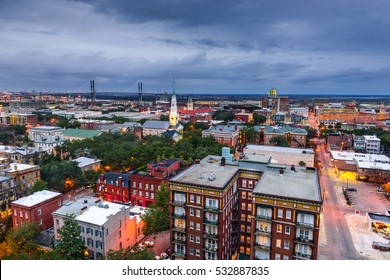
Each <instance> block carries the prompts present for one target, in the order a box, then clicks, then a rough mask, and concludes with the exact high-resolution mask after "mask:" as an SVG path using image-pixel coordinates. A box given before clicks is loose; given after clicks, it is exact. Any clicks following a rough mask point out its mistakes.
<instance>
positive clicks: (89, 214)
mask: <svg viewBox="0 0 390 280" xmlns="http://www.w3.org/2000/svg"><path fill="white" fill-rule="evenodd" d="M122 208H130V206H125V205H122V204H116V203H111V202H106V201H104V202H103V203H102V204H100V205H99V206H92V207H90V208H88V209H87V210H86V211H85V212H83V213H82V214H81V215H79V216H78V217H77V218H76V220H77V221H79V222H85V223H90V224H94V225H98V226H102V225H104V224H105V223H106V222H107V221H108V218H109V216H110V215H115V214H117V213H119V212H120V211H121V209H122Z"/></svg>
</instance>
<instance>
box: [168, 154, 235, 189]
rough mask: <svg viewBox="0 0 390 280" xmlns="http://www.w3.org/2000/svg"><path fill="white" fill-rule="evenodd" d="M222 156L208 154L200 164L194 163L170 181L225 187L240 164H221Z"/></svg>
mask: <svg viewBox="0 0 390 280" xmlns="http://www.w3.org/2000/svg"><path fill="white" fill-rule="evenodd" d="M221 158H222V157H220V156H210V155H209V156H207V157H205V158H204V159H202V160H201V161H200V163H199V164H193V165H191V166H190V167H189V168H187V169H186V170H184V171H182V172H181V173H179V174H178V175H176V176H175V177H173V178H172V179H171V180H170V181H173V182H177V183H185V184H191V185H204V186H209V187H214V188H221V189H222V188H223V187H224V186H225V185H226V184H227V183H228V182H229V181H230V179H231V178H232V177H233V176H234V174H235V173H236V172H237V171H238V170H239V166H238V165H225V166H223V167H222V166H220V162H221Z"/></svg>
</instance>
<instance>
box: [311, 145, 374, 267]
mask: <svg viewBox="0 0 390 280" xmlns="http://www.w3.org/2000/svg"><path fill="white" fill-rule="evenodd" d="M318 149H319V151H318V154H319V159H320V161H321V168H320V169H319V172H320V181H321V187H322V190H323V192H324V194H323V195H324V206H323V214H322V226H321V231H320V244H319V250H318V251H319V253H318V258H319V259H325V260H326V259H328V260H363V259H367V258H366V257H364V256H362V255H360V254H359V252H357V251H356V249H355V247H354V245H353V241H352V236H351V233H350V231H349V228H348V224H347V221H346V219H345V215H346V214H351V212H353V209H351V208H350V207H349V206H347V205H346V203H345V202H344V201H345V200H344V197H343V194H342V190H341V187H340V186H336V184H335V181H334V180H332V174H331V172H335V171H334V170H333V169H332V167H331V166H330V165H329V164H328V163H329V162H330V159H329V155H328V153H327V152H326V151H325V147H324V144H322V143H321V144H320V145H319V146H318Z"/></svg>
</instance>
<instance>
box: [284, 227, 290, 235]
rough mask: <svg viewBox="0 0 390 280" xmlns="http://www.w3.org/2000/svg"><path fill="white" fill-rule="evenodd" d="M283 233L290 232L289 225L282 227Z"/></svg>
mask: <svg viewBox="0 0 390 280" xmlns="http://www.w3.org/2000/svg"><path fill="white" fill-rule="evenodd" d="M284 233H285V234H290V226H285V227H284Z"/></svg>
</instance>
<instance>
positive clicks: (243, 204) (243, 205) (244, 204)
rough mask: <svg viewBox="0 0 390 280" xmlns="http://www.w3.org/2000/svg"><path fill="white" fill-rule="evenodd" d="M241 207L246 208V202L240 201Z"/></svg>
mask: <svg viewBox="0 0 390 280" xmlns="http://www.w3.org/2000/svg"><path fill="white" fill-rule="evenodd" d="M241 209H242V210H246V203H245V202H243V203H241Z"/></svg>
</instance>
